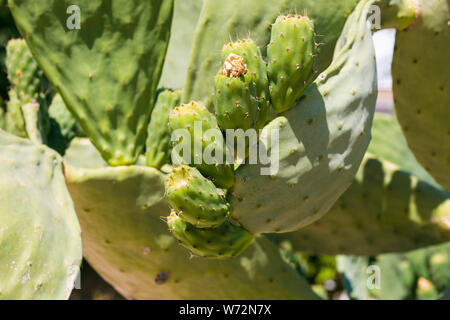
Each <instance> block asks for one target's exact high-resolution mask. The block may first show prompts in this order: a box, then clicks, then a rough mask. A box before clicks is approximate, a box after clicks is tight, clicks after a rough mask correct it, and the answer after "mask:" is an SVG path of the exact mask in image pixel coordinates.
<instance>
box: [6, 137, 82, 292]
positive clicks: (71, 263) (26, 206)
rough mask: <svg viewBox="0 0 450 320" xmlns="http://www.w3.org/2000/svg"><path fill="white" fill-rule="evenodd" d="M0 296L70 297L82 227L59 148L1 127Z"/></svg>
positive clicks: (76, 268)
mask: <svg viewBox="0 0 450 320" xmlns="http://www.w3.org/2000/svg"><path fill="white" fill-rule="evenodd" d="M0 176H1V177H2V178H1V182H2V183H1V184H0V299H13V300H15V299H27V300H28V299H67V298H68V297H69V295H70V293H71V291H72V288H73V287H74V284H75V280H76V277H77V276H78V272H79V267H80V264H81V231H80V226H79V224H78V220H77V217H76V214H75V211H74V208H73V203H72V200H71V198H70V196H69V193H68V192H67V188H66V184H65V181H64V176H63V169H62V161H61V159H60V158H59V156H58V154H56V152H54V151H52V150H50V149H48V148H46V147H44V146H37V145H34V144H33V143H31V142H30V141H28V140H24V139H21V138H17V137H14V136H12V135H10V134H7V133H5V132H4V131H1V130H0Z"/></svg>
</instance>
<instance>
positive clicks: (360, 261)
mask: <svg viewBox="0 0 450 320" xmlns="http://www.w3.org/2000/svg"><path fill="white" fill-rule="evenodd" d="M337 261H338V269H339V270H340V272H341V273H342V277H343V278H344V285H345V287H346V289H347V290H348V291H349V293H350V296H351V298H352V299H359V300H368V299H373V298H375V299H381V300H404V299H408V300H410V299H413V298H414V297H415V292H414V290H415V287H416V281H417V276H416V274H415V270H414V268H413V266H412V264H411V262H410V261H409V260H408V259H407V257H405V255H403V254H385V255H380V256H377V257H373V258H371V257H356V256H338V257H337Z"/></svg>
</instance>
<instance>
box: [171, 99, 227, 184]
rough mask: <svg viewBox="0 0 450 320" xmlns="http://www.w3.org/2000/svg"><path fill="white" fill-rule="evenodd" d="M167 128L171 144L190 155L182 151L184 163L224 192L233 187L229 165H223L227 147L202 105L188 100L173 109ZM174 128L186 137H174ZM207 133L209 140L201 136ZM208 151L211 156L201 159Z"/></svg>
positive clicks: (212, 118)
mask: <svg viewBox="0 0 450 320" xmlns="http://www.w3.org/2000/svg"><path fill="white" fill-rule="evenodd" d="M169 127H170V129H171V131H172V139H175V143H176V144H178V146H180V147H182V148H183V149H185V150H186V151H187V152H190V156H189V155H187V154H184V151H183V154H180V156H181V157H183V162H184V163H186V164H190V165H192V166H195V167H196V168H197V169H198V170H199V171H200V172H201V173H202V174H203V175H204V176H206V177H209V178H211V179H212V180H213V182H214V183H215V184H216V186H218V187H220V188H224V189H228V188H231V187H232V186H233V184H234V172H233V168H232V167H231V165H229V164H228V163H227V159H226V155H227V152H226V150H227V147H226V145H225V142H224V139H223V136H222V132H221V131H220V129H219V126H218V124H217V120H216V118H215V116H214V115H213V114H211V113H210V112H209V111H208V109H207V108H206V106H205V105H204V104H203V103H202V102H194V101H192V102H191V103H189V104H182V105H181V106H178V107H176V108H175V109H173V110H172V111H171V112H170V115H169ZM178 129H186V130H187V131H186V133H189V136H188V137H183V135H182V134H181V135H177V132H175V131H176V130H178ZM209 130H210V131H209ZM208 131H209V132H210V133H212V137H205V134H206V133H207V132H208ZM186 139H187V140H186ZM189 140H190V141H189ZM189 142H190V145H189ZM196 146H198V147H197V148H196ZM208 151H209V153H208V155H212V156H211V157H210V158H211V159H204V158H205V157H204V154H205V153H206V152H208ZM207 160H208V161H207ZM208 162H210V163H208Z"/></svg>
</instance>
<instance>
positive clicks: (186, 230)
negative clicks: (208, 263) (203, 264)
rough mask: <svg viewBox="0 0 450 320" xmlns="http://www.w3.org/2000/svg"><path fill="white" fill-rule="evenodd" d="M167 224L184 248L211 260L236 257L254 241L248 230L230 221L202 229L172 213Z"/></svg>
mask: <svg viewBox="0 0 450 320" xmlns="http://www.w3.org/2000/svg"><path fill="white" fill-rule="evenodd" d="M167 224H168V225H169V229H170V231H171V232H172V234H173V235H174V236H175V238H177V239H178V241H179V243H180V244H181V245H182V246H184V247H185V248H186V249H188V250H189V251H190V252H191V253H192V254H193V255H195V256H200V257H204V258H209V259H225V258H231V257H236V256H238V255H240V254H241V253H242V252H243V251H244V250H245V249H247V247H248V246H249V245H250V244H251V243H252V241H253V236H252V235H251V234H250V233H249V232H248V231H247V230H245V229H243V228H241V227H239V226H236V225H234V224H233V223H231V222H229V221H226V222H225V223H223V224H222V225H220V226H219V227H217V228H214V229H200V228H196V227H194V226H193V225H192V224H190V223H188V222H186V221H184V220H183V219H182V218H180V217H179V216H177V214H176V213H175V212H172V213H171V214H170V216H169V217H168V218H167Z"/></svg>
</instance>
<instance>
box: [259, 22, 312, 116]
mask: <svg viewBox="0 0 450 320" xmlns="http://www.w3.org/2000/svg"><path fill="white" fill-rule="evenodd" d="M315 37H316V36H315V31H314V22H313V21H312V20H311V19H309V18H308V17H306V16H301V15H297V14H296V15H287V16H279V17H278V18H277V20H276V21H275V23H274V24H273V25H272V36H271V38H270V43H269V45H268V47H267V62H268V66H267V71H268V75H269V90H270V96H271V98H272V107H273V110H274V111H275V112H276V113H281V112H284V111H287V110H289V109H292V108H293V107H294V106H295V105H296V104H297V100H298V99H299V98H300V97H301V96H302V94H303V92H304V91H305V90H306V88H308V87H309V85H310V84H311V83H312V81H313V80H314V79H315V78H316V77H317V70H315V69H314V68H315V66H314V64H315V60H316V55H317V50H316V48H317V46H318V44H317V43H316V39H315Z"/></svg>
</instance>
